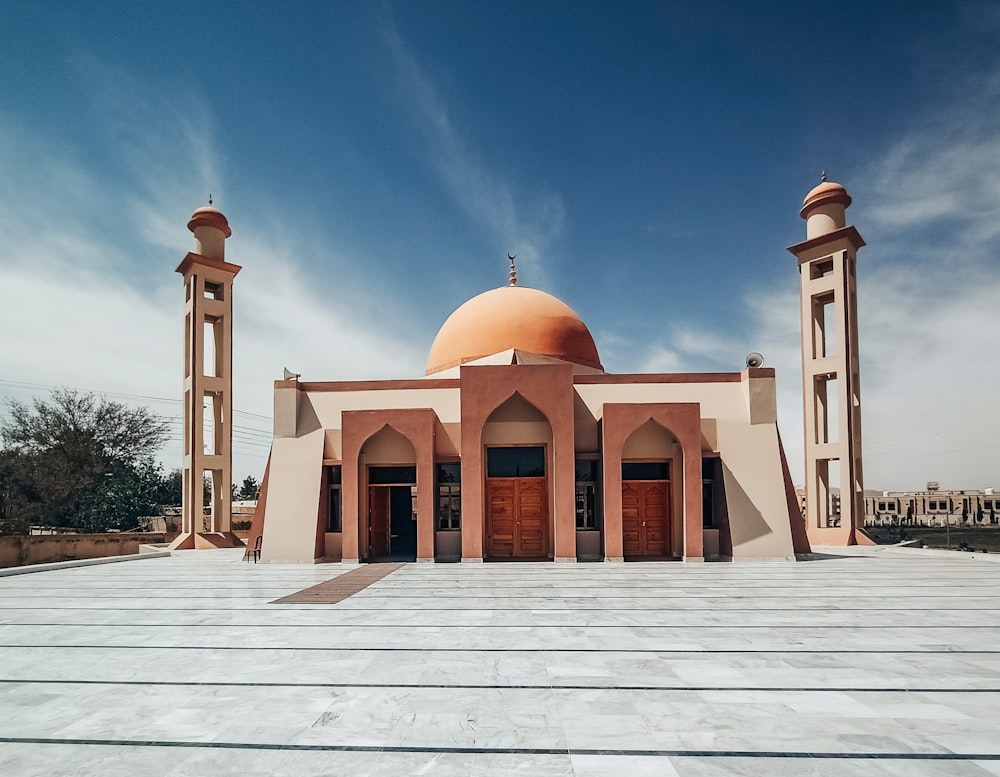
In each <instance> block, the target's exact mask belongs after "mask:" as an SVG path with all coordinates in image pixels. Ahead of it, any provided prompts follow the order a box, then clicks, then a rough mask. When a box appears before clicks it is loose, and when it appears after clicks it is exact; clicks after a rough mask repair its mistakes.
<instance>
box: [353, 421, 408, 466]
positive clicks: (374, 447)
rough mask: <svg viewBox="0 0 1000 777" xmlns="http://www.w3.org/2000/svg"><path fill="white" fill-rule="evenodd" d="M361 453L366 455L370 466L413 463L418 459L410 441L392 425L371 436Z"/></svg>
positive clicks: (362, 447)
mask: <svg viewBox="0 0 1000 777" xmlns="http://www.w3.org/2000/svg"><path fill="white" fill-rule="evenodd" d="M361 455H362V456H364V457H365V464H367V465H369V466H371V465H385V464H413V463H414V462H416V460H417V454H416V453H415V452H414V450H413V445H411V444H410V441H409V440H407V439H406V438H405V437H404V436H403V435H401V434H400V433H399V432H397V431H396V430H395V429H393V428H392V427H388V428H385V429H382V431H380V432H377V433H376V434H374V435H373V436H371V437H369V438H368V441H367V442H366V443H365V444H364V445H362V446H361Z"/></svg>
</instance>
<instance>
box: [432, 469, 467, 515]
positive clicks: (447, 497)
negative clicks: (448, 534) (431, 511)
mask: <svg viewBox="0 0 1000 777" xmlns="http://www.w3.org/2000/svg"><path fill="white" fill-rule="evenodd" d="M437 484H438V511H437V515H438V529H440V530H442V531H452V530H455V529H461V528H462V466H461V465H460V464H458V463H455V464H439V465H438V467H437Z"/></svg>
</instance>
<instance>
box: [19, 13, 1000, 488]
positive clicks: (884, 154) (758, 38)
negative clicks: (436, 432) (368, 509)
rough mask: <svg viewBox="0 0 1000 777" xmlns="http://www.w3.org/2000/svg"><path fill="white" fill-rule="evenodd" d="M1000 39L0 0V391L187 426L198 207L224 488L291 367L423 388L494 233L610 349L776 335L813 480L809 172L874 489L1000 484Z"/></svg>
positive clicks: (487, 262)
mask: <svg viewBox="0 0 1000 777" xmlns="http://www.w3.org/2000/svg"><path fill="white" fill-rule="evenodd" d="M36 6H37V7H36ZM998 52H1000V6H998V4H997V3H995V2H952V3H938V2H934V3H931V2H926V3H922V2H916V3H905V4H904V3H896V2H845V3H836V4H806V3H800V2H787V3H784V2H782V3H777V2H775V3H754V4H749V3H739V2H720V3H670V2H648V3H643V2H633V3H628V4H621V3H609V2H606V3H594V2H573V3H557V2H551V3H529V2H523V3H522V2H507V3H469V2H421V3H416V2H410V3H402V2H397V3H391V2H382V3H364V4H362V3H307V2H292V3H283V4H272V3H253V2H240V3H230V2H214V3H184V2H178V3H149V4H143V3H104V4H92V3H60V2H47V3H44V4H41V3H40V4H30V3H27V2H13V3H7V4H5V5H4V6H3V7H0V72H2V73H3V74H4V79H3V86H2V87H0V170H2V171H3V174H2V176H0V290H2V292H3V298H4V302H3V305H2V306H0V331H3V332H4V339H3V342H4V345H3V348H2V349H0V395H2V396H4V397H11V398H16V399H21V400H24V399H28V398H30V396H31V395H32V394H35V393H44V391H45V390H46V388H47V387H50V386H73V387H80V388H85V389H94V390H99V391H102V392H105V393H107V394H108V395H109V396H110V397H112V398H118V399H123V400H126V401H146V402H147V403H149V404H150V405H151V406H152V407H153V408H154V409H156V410H157V411H158V412H161V413H163V414H164V415H166V416H167V417H170V418H173V419H177V418H179V412H180V403H179V397H180V383H181V376H180V370H181V367H180V365H181V356H182V352H181V344H182V340H181V311H182V295H181V279H180V276H178V275H175V274H174V272H173V271H174V268H175V267H176V266H177V264H178V262H179V261H180V259H181V258H182V257H183V256H184V254H185V252H186V251H188V250H189V249H190V248H191V246H192V242H191V236H190V233H188V231H187V229H186V228H185V224H186V222H187V219H188V218H189V216H190V213H191V211H192V210H193V209H194V208H196V207H198V206H200V205H202V204H204V203H205V202H206V200H207V197H208V194H209V193H212V194H213V195H214V198H215V203H216V205H217V206H218V207H219V208H220V209H221V210H222V211H223V212H225V213H226V215H227V216H228V217H229V220H230V224H231V225H232V227H233V232H234V234H233V237H232V238H231V239H230V240H229V241H228V244H227V258H229V259H230V261H233V262H235V263H238V264H241V265H243V266H244V270H243V272H241V274H240V275H239V277H238V278H237V285H236V290H235V305H236V314H235V321H236V324H235V337H236V343H235V362H236V367H235V376H236V388H235V404H236V407H237V409H238V410H239V411H240V412H239V413H238V414H237V417H236V427H237V445H236V454H237V455H236V462H235V472H236V474H237V475H238V476H239V477H242V476H243V475H244V474H254V475H256V476H257V477H260V475H261V473H262V471H263V466H264V461H265V458H266V452H267V440H268V435H267V430H268V428H269V424H268V420H267V419H268V417H269V415H270V399H271V382H272V381H273V379H274V378H276V377H279V376H280V374H281V369H282V367H283V366H285V365H287V366H289V367H290V368H292V369H293V370H295V371H296V372H301V373H302V374H303V377H304V378H305V379H315V380H338V379H354V378H372V377H379V378H381V377H410V376H417V375H421V374H423V369H424V366H425V365H424V359H425V357H426V354H427V351H428V349H429V347H430V344H431V341H432V340H433V338H434V334H435V333H436V331H437V329H438V327H439V326H440V325H441V323H443V321H444V320H445V318H447V316H448V315H449V314H450V313H451V311H452V310H453V309H454V308H456V307H457V306H458V305H460V304H461V303H462V302H464V301H465V300H466V299H468V298H469V297H471V296H473V295H475V294H477V293H479V292H481V291H484V290H486V289H489V288H492V287H495V286H499V285H502V284H503V283H505V281H506V273H507V260H506V255H507V253H508V252H510V253H515V254H517V256H518V266H519V278H520V282H521V283H522V285H528V286H534V287H537V288H542V289H544V290H546V291H549V292H551V293H553V294H555V295H557V296H559V297H561V298H562V299H564V300H565V301H566V302H568V303H569V304H570V305H572V306H573V307H574V308H575V309H576V310H577V312H578V313H580V315H581V316H582V317H583V319H584V320H585V321H586V322H587V324H588V325H589V326H590V329H591V331H592V332H593V334H594V336H595V339H596V341H597V345H598V349H599V351H600V353H601V357H602V360H603V362H604V365H605V367H606V368H607V369H608V370H609V371H612V372H644V371H665V372H673V371H716V370H720V371H729V370H737V369H740V368H741V367H742V365H743V361H744V358H745V356H746V354H747V353H748V352H749V351H760V352H762V353H763V354H764V355H765V358H766V361H767V364H769V365H770V366H774V367H776V368H777V370H778V382H779V420H780V424H781V428H782V435H783V438H784V440H785V444H786V448H787V450H788V454H789V459H790V465H791V468H792V471H793V473H794V476H795V478H796V480H797V481H798V480H800V479H801V469H802V464H801V455H802V454H801V450H802V443H801V436H802V429H801V427H802V423H801V378H800V365H799V356H798V353H799V346H798V343H799V333H798V318H797V294H798V275H797V271H796V266H795V261H794V259H793V258H792V256H791V255H790V254H788V253H787V252H786V251H785V248H786V246H788V245H791V244H793V243H796V242H799V241H800V240H802V239H804V236H805V227H804V222H802V221H801V220H800V219H799V217H798V208H799V206H800V205H801V202H802V198H803V196H804V195H805V193H806V192H807V191H808V190H809V189H810V188H812V186H814V185H815V184H816V183H818V182H819V175H820V171H821V170H823V169H826V170H827V172H828V174H829V176H830V178H831V179H832V180H836V181H839V182H841V183H843V184H844V185H845V186H846V187H847V188H848V190H849V192H850V193H851V195H852V196H853V197H854V205H853V206H852V208H851V209H850V210H849V211H848V214H849V217H850V220H851V221H852V222H853V223H854V224H855V225H856V226H857V227H858V229H859V230H860V231H861V233H862V235H864V237H865V239H866V240H867V242H868V247H866V248H865V249H863V250H862V252H861V254H860V259H859V285H860V290H859V297H860V310H861V313H860V327H861V353H862V398H863V408H864V427H863V434H864V447H865V485H866V487H868V488H877V489H896V488H913V487H919V486H922V485H923V484H924V482H925V481H927V480H938V481H940V482H941V484H942V487H953V488H979V487H984V486H1000V409H998V405H997V400H996V397H997V396H998V393H1000V392H998V386H1000V359H998V358H997V357H998V352H1000V347H998V346H1000V325H998V321H997V319H998V315H997V314H998V311H1000V304H998V301H1000V272H998V270H1000V218H998V213H1000V183H998V182H1000V130H998V128H1000V53H998ZM141 397H147V398H151V399H147V400H141V399H140V398H141ZM176 428H177V427H176V426H175V429H176ZM164 456H165V461H166V463H167V464H168V465H170V466H174V465H175V464H176V463H179V460H180V448H179V443H178V442H177V441H176V439H175V440H174V441H173V442H172V443H171V445H170V446H169V447H168V449H167V450H166V451H165V454H164Z"/></svg>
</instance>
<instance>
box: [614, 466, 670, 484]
mask: <svg viewBox="0 0 1000 777" xmlns="http://www.w3.org/2000/svg"><path fill="white" fill-rule="evenodd" d="M622 480H670V462H669V461H623V462H622Z"/></svg>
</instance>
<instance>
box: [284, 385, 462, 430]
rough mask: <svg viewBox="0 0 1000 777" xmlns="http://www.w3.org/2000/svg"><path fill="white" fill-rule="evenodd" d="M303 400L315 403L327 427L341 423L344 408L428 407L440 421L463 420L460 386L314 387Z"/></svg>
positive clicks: (456, 421) (314, 408) (319, 415)
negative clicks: (388, 388) (353, 388)
mask: <svg viewBox="0 0 1000 777" xmlns="http://www.w3.org/2000/svg"><path fill="white" fill-rule="evenodd" d="M303 400H305V401H307V402H308V403H309V404H310V405H311V406H312V409H313V412H314V413H315V415H316V418H317V419H318V420H319V422H320V423H321V424H322V425H323V426H325V427H327V428H338V427H340V414H341V413H342V412H343V411H345V410H384V409H389V408H392V409H399V410H404V409H410V408H423V407H429V408H431V409H433V410H434V412H435V413H437V417H438V419H439V420H440V421H441V423H445V424H447V423H458V422H460V421H461V420H462V405H461V396H460V394H459V390H458V389H457V388H431V389H401V390H385V391H380V390H373V391H315V392H308V393H305V394H304V396H303Z"/></svg>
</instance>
